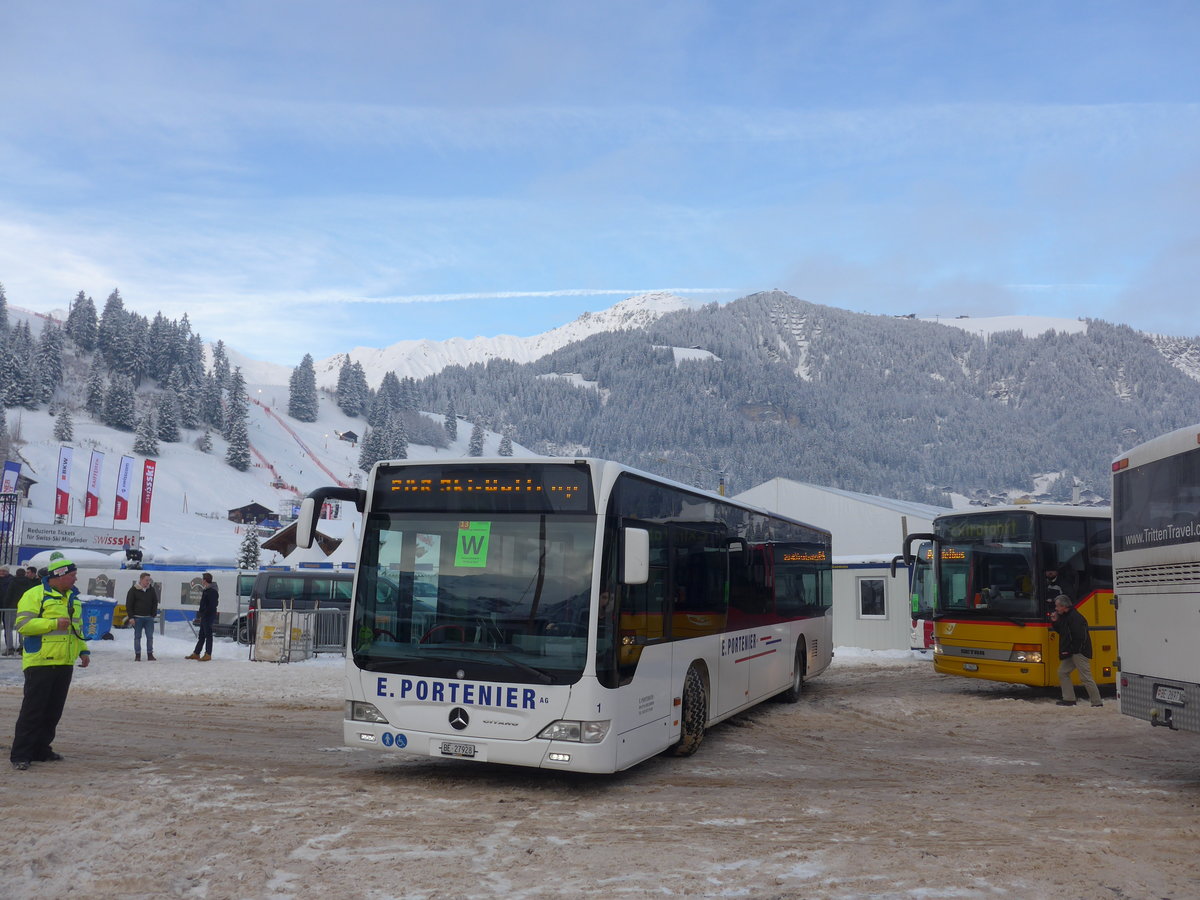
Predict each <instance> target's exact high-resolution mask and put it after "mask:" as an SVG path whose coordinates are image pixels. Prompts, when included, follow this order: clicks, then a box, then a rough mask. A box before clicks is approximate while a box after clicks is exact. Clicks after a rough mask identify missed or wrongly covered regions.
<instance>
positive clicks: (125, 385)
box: [104, 375, 137, 431]
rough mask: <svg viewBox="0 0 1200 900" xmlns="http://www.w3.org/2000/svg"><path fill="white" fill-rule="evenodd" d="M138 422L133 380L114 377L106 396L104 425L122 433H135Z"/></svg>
mask: <svg viewBox="0 0 1200 900" xmlns="http://www.w3.org/2000/svg"><path fill="white" fill-rule="evenodd" d="M136 421H137V410H136V407H135V405H134V398H133V379H132V378H130V377H129V376H128V375H114V376H113V379H112V381H111V382H110V383H109V385H108V392H107V393H106V394H105V395H104V424H105V425H107V426H108V427H109V428H118V429H120V430H121V431H133V428H134V425H135V424H136Z"/></svg>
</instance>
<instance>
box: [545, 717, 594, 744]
mask: <svg viewBox="0 0 1200 900" xmlns="http://www.w3.org/2000/svg"><path fill="white" fill-rule="evenodd" d="M610 725H612V722H611V721H609V720H608V719H605V720H603V721H598V722H586V721H585V722H580V721H577V720H574V719H559V720H558V721H557V722H551V723H550V724H549V725H547V726H546V727H545V728H543V729H542V730H541V731H540V732H538V737H540V738H543V739H544V740H547V741H575V742H576V743H580V744H599V743H600V742H601V741H603V740H604V739H605V738H606V737H607V736H608V729H609V726H610Z"/></svg>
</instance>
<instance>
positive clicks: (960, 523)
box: [933, 513, 1043, 619]
mask: <svg viewBox="0 0 1200 900" xmlns="http://www.w3.org/2000/svg"><path fill="white" fill-rule="evenodd" d="M935 528H936V529H937V535H938V538H939V545H938V546H939V552H938V580H937V591H936V596H935V597H934V598H933V600H934V603H935V612H936V614H937V615H956V616H959V615H963V614H978V615H980V616H990V617H996V616H999V617H1002V618H1006V619H1040V618H1042V617H1043V616H1042V610H1041V607H1040V604H1039V603H1038V600H1037V596H1036V591H1035V589H1034V585H1035V584H1036V581H1035V577H1034V517H1033V516H1032V515H1030V514H1028V513H996V514H994V515H980V514H974V515H970V516H946V517H944V518H942V519H939V520H938V521H937V523H936V524H935Z"/></svg>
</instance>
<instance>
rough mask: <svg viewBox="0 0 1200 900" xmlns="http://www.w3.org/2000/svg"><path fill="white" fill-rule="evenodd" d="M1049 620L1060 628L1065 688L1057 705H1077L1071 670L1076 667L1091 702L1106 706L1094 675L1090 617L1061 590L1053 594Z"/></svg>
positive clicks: (1060, 680)
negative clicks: (1052, 610) (1078, 608)
mask: <svg viewBox="0 0 1200 900" xmlns="http://www.w3.org/2000/svg"><path fill="white" fill-rule="evenodd" d="M1050 621H1051V622H1053V623H1054V630H1055V631H1057V632H1058V658H1059V664H1058V684H1059V687H1061V688H1062V699H1061V700H1059V701H1058V705H1059V706H1074V705H1075V685H1073V684H1071V672H1072V671H1076V672H1078V673H1079V681H1080V683H1081V684H1082V685H1083V686H1084V687H1085V688H1087V694H1088V699H1089V700H1091V701H1092V706H1103V705H1104V704H1103V703H1102V702H1101V700H1100V689H1099V688H1098V687H1096V679H1095V678H1093V677H1092V636H1091V634H1090V632H1089V629H1088V621H1087V619H1086V618H1084V615H1083V613H1081V612H1080V611H1079V610H1077V609H1076V608H1075V607H1074V605H1073V604H1072V603H1071V598H1070V597H1068V596H1067V595H1066V594H1059V595H1058V596H1057V597H1055V598H1054V612H1053V613H1051V614H1050Z"/></svg>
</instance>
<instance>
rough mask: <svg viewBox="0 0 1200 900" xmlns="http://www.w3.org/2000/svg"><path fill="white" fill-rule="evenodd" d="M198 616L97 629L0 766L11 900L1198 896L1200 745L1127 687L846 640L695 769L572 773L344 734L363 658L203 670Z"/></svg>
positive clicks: (0, 665) (728, 728)
mask: <svg viewBox="0 0 1200 900" xmlns="http://www.w3.org/2000/svg"><path fill="white" fill-rule="evenodd" d="M179 628H180V629H181V630H182V632H183V633H182V634H179V633H176V634H172V635H171V636H169V637H167V638H159V639H158V641H157V642H156V648H155V649H156V654H157V656H158V657H159V660H158V661H157V662H154V663H149V662H140V663H135V662H134V661H133V659H132V652H131V635H130V634H129V633H128V632H124V631H118V632H117V637H116V640H114V641H111V642H95V643H94V644H93V647H94V648H95V655H96V658H95V665H94V666H93V667H91V668H89V669H88V670H85V671H83V670H77V674H78V676H79V677H78V680H77V682H76V684H75V686H74V687H73V689H72V693H71V698H70V701H69V702H68V705H67V711H66V715H65V716H64V719H63V723H62V727H61V728H60V733H59V739H58V740H57V741H56V747H57V748H58V749H59V750H60V751H61V752H62V753H64V754H66V756H67V759H66V760H64V761H63V762H61V763H46V764H38V765H35V767H34V769H33V770H31V771H30V772H29V773H23V774H18V773H15V772H11V771H8V772H7V774H6V775H5V777H4V782H3V784H4V789H3V790H2V791H0V815H3V817H4V818H5V820H6V821H8V822H9V823H10V828H11V832H10V836H9V838H8V841H7V862H6V863H5V865H4V872H3V881H2V884H3V890H2V891H0V893H2V894H3V895H4V896H6V897H8V896H11V897H16V898H34V897H49V896H61V895H65V894H67V893H68V892H74V893H78V894H80V895H81V896H89V897H98V898H106V897H122V898H143V897H144V898H149V897H163V896H167V897H195V898H230V897H245V898H309V897H321V898H340V897H356V898H374V900H384V898H400V897H404V898H409V897H416V898H458V897H514V898H551V897H553V898H558V897H569V896H605V897H608V896H625V897H645V896H667V897H672V896H695V897H701V896H714V897H748V898H777V897H778V898H782V897H789V898H791V897H822V898H859V897H889V898H944V897H949V898H981V900H982V898H995V897H1013V898H1029V897H1070V898H1142V897H1168V898H1181V900H1182V898H1190V897H1196V896H1200V877H1198V876H1197V874H1196V869H1195V864H1194V855H1193V854H1192V851H1191V848H1192V847H1194V846H1195V842H1196V839H1197V837H1198V836H1200V825H1198V824H1197V819H1196V810H1197V808H1198V806H1200V763H1197V749H1200V744H1198V743H1197V739H1196V737H1195V736H1190V735H1178V734H1164V733H1163V730H1162V729H1151V728H1150V727H1149V726H1147V725H1145V724H1144V723H1141V722H1137V721H1134V720H1132V719H1129V718H1127V717H1123V716H1121V715H1120V714H1119V712H1118V709H1117V704H1116V703H1115V702H1114V701H1112V700H1109V701H1108V702H1106V704H1105V706H1104V708H1103V709H1097V710H1093V709H1089V708H1087V707H1086V706H1084V707H1077V708H1074V709H1069V710H1064V709H1062V708H1060V707H1057V706H1055V705H1054V703H1053V697H1052V696H1050V695H1047V694H1045V693H1036V692H1032V691H1029V690H1026V689H1021V688H1011V687H1006V686H1002V685H992V684H986V683H982V682H972V681H966V680H963V679H955V678H950V677H947V676H938V675H936V674H934V673H933V672H932V669H931V666H930V664H929V663H928V662H927V661H924V660H919V659H915V658H912V657H911V656H910V655H903V654H879V653H867V652H863V651H859V652H857V653H856V652H853V651H848V650H841V651H839V656H838V658H837V659H836V660H835V663H834V666H833V667H832V668H831V669H830V670H829V671H828V672H826V673H824V674H823V675H821V676H820V677H819V678H816V679H814V680H813V681H812V682H810V683H809V684H807V685H806V693H805V696H804V697H803V698H802V699H801V701H800V702H799V703H798V704H795V705H784V704H777V703H767V704H764V705H762V706H760V707H757V708H756V709H754V710H752V711H750V712H748V713H746V714H744V715H741V716H738V717H736V718H735V719H733V720H731V721H729V722H726V723H723V724H721V725H718V726H716V727H714V728H712V729H710V730H709V732H708V735H707V736H706V738H705V742H704V744H703V745H702V746H701V748H700V750H699V752H698V753H697V754H696V755H695V756H693V757H691V758H687V759H678V758H674V757H667V756H663V757H658V758H656V759H653V760H650V761H648V762H646V763H644V764H642V765H640V766H637V767H635V768H634V769H632V770H630V771H629V772H624V773H620V774H617V775H614V776H603V777H597V776H572V775H569V774H565V773H546V772H539V771H529V770H524V769H514V768H505V767H500V766H492V765H487V764H470V763H457V762H451V761H445V760H435V759H400V758H396V757H389V756H387V755H386V754H383V753H379V752H371V751H365V750H357V749H355V750H352V749H348V748H344V747H343V746H342V743H341V696H342V689H341V661H340V659H319V660H312V661H305V662H299V663H292V664H288V665H276V664H271V663H257V662H250V661H248V660H247V659H246V650H245V648H242V647H238V646H236V645H234V644H231V643H226V642H219V643H218V644H217V647H216V650H217V653H216V659H214V660H213V661H212V662H210V663H197V662H191V661H188V660H185V659H183V657H184V656H185V655H186V654H187V653H188V652H190V651H191V649H192V645H191V640H190V635H189V634H188V631H187V626H186V625H184V626H179ZM18 669H19V663H18V662H17V661H16V660H14V659H10V658H5V659H0V722H6V723H9V724H8V725H6V726H5V732H8V733H5V734H4V735H3V738H0V740H2V741H3V744H0V746H4V747H5V748H7V738H8V734H9V733H10V732H9V729H11V722H12V721H13V719H14V718H15V715H16V711H17V708H18V706H19V701H20V688H19V683H20V682H19V674H18ZM18 779H21V780H18Z"/></svg>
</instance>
